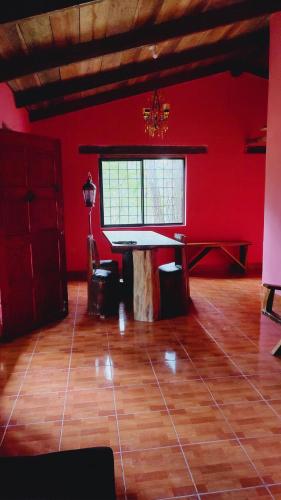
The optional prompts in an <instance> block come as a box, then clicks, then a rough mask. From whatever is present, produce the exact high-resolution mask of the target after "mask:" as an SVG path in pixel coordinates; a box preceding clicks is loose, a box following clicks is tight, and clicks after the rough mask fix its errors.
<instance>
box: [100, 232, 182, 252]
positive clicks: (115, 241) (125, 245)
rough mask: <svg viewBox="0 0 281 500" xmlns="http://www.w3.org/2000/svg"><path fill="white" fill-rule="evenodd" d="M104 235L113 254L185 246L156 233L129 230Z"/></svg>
mask: <svg viewBox="0 0 281 500" xmlns="http://www.w3.org/2000/svg"><path fill="white" fill-rule="evenodd" d="M103 234H104V235H105V237H106V238H107V239H108V241H109V243H110V245H111V250H112V251H113V252H114V251H115V252H124V251H126V250H146V249H151V248H165V247H180V246H184V244H183V243H181V242H180V241H177V240H174V239H173V238H168V237H167V236H163V235H162V234H159V233H156V232H155V231H130V229H128V230H125V231H103Z"/></svg>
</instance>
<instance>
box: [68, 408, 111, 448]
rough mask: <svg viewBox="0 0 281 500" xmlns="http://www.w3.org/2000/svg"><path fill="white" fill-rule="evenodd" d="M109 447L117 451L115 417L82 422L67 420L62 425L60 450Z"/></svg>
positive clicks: (83, 420)
mask: <svg viewBox="0 0 281 500" xmlns="http://www.w3.org/2000/svg"><path fill="white" fill-rule="evenodd" d="M93 446H109V447H111V448H112V449H113V451H119V441H118V431H117V422H116V417H115V415H111V416H107V417H98V418H87V419H82V420H67V421H65V422H64V424H63V433H62V442H61V449H62V450H70V449H80V448H91V447H93Z"/></svg>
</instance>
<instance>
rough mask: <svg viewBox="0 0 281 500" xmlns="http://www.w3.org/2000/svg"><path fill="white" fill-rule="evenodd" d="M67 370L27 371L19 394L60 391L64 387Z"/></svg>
mask: <svg viewBox="0 0 281 500" xmlns="http://www.w3.org/2000/svg"><path fill="white" fill-rule="evenodd" d="M67 376H68V370H58V369H54V370H41V371H40V370H38V371H36V374H34V371H28V372H27V374H26V376H25V378H24V381H23V385H22V387H21V391H20V394H21V396H22V395H27V394H35V393H40V392H60V391H64V390H65V389H66V383H67Z"/></svg>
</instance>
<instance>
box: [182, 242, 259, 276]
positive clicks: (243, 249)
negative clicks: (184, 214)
mask: <svg viewBox="0 0 281 500" xmlns="http://www.w3.org/2000/svg"><path fill="white" fill-rule="evenodd" d="M186 245H187V247H199V248H200V250H199V251H198V252H197V253H196V254H195V255H193V256H192V257H191V258H190V259H189V263H188V269H189V271H190V270H191V269H194V267H195V266H197V264H198V262H199V261H200V260H201V259H203V257H205V255H207V254H208V253H209V252H210V251H211V250H214V249H217V248H220V249H221V250H222V251H223V252H224V253H225V254H226V255H228V257H230V259H231V260H232V261H233V262H235V264H237V265H238V266H239V268H240V269H242V270H243V271H244V272H245V271H246V264H247V253H248V246H249V245H251V242H250V241H189V242H188V243H186ZM228 247H239V258H237V257H236V256H235V255H233V253H231V252H230V251H229V250H228Z"/></svg>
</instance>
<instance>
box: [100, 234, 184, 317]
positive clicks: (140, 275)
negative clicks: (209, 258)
mask: <svg viewBox="0 0 281 500" xmlns="http://www.w3.org/2000/svg"><path fill="white" fill-rule="evenodd" d="M103 234H104V235H105V237H106V238H107V240H108V241H109V243H110V246H111V250H112V252H113V253H123V252H126V251H132V252H133V269H134V293H133V295H134V298H133V300H134V319H135V320H138V321H155V320H157V319H159V312H160V289H159V273H158V266H157V262H156V253H157V250H158V249H159V248H174V249H175V252H177V261H178V260H179V258H180V260H181V265H182V269H183V280H182V293H183V294H184V295H183V296H184V298H185V299H186V303H187V302H188V298H189V285H188V274H187V266H186V259H185V248H186V247H185V245H184V244H183V243H181V242H179V241H176V240H173V239H172V238H167V237H166V236H163V235H162V234H159V233H156V232H155V231H130V230H126V231H103Z"/></svg>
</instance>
